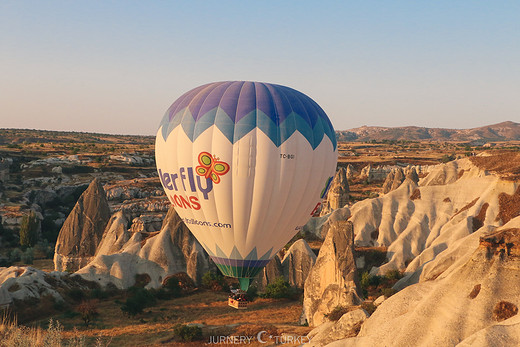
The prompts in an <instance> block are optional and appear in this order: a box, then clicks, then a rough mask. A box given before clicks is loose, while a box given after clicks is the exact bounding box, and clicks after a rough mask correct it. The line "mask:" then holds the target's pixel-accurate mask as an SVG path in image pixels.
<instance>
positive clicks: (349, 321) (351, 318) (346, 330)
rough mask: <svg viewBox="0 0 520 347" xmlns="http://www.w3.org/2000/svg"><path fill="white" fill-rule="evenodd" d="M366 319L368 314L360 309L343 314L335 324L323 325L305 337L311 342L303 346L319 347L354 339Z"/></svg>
mask: <svg viewBox="0 0 520 347" xmlns="http://www.w3.org/2000/svg"><path fill="white" fill-rule="evenodd" d="M368 317H369V314H368V313H367V312H366V311H365V310H363V309H362V308H360V309H357V310H353V311H350V312H347V313H345V314H344V315H343V316H341V318H340V319H338V321H337V322H330V323H332V324H328V323H323V324H322V325H320V326H319V327H317V328H315V329H314V330H312V331H311V332H310V333H309V334H308V335H307V337H308V338H309V339H311V340H310V342H309V343H308V344H306V345H305V346H308V347H321V346H325V345H326V344H328V343H330V342H333V341H336V340H340V339H344V338H348V337H355V336H356V335H357V334H358V332H359V329H360V328H361V325H362V324H363V322H364V321H365V320H366V319H367V318H368Z"/></svg>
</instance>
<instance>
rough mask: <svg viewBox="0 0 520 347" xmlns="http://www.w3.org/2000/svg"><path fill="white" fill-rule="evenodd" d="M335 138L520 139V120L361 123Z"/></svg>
mask: <svg viewBox="0 0 520 347" xmlns="http://www.w3.org/2000/svg"><path fill="white" fill-rule="evenodd" d="M336 137H337V139H338V141H372V140H376V141H382V140H390V141H392V140H393V141H400V140H407V141H462V142H475V141H481V142H484V143H485V142H490V141H520V123H515V122H511V121H507V122H502V123H498V124H492V125H486V126H483V127H478V128H471V129H443V128H425V127H416V126H407V127H377V126H362V127H360V128H354V129H349V130H343V131H336Z"/></svg>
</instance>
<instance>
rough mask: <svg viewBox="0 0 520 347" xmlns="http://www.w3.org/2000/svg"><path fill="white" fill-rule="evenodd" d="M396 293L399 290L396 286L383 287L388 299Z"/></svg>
mask: <svg viewBox="0 0 520 347" xmlns="http://www.w3.org/2000/svg"><path fill="white" fill-rule="evenodd" d="M395 293H397V290H395V289H394V288H385V289H383V295H384V296H385V298H387V299H388V298H389V297H391V296H392V295H394V294H395Z"/></svg>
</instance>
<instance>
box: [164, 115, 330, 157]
mask: <svg viewBox="0 0 520 347" xmlns="http://www.w3.org/2000/svg"><path fill="white" fill-rule="evenodd" d="M179 125H180V126H182V129H183V130H184V133H185V134H186V135H187V136H188V138H189V139H190V140H191V141H192V142H193V141H195V140H196V139H197V137H199V136H200V135H201V134H202V133H203V132H204V131H206V130H207V129H208V128H210V127H211V126H212V125H215V126H216V127H217V128H218V129H219V130H220V131H221V132H222V133H223V134H224V136H226V138H227V139H228V140H229V141H230V142H231V143H232V144H234V143H235V142H237V141H238V140H240V139H241V138H242V137H244V136H245V135H247V134H248V133H249V132H251V131H252V130H253V129H255V128H259V129H260V130H262V132H263V133H264V134H266V135H267V136H268V137H269V139H271V141H272V142H273V143H274V144H275V145H276V147H279V146H280V145H281V144H282V143H284V142H285V141H286V140H287V139H288V138H289V137H290V136H291V135H292V134H294V133H295V132H296V131H298V132H299V133H300V134H302V135H303V136H304V137H305V138H306V139H307V141H308V142H309V144H310V145H311V147H312V149H315V148H316V147H318V146H319V144H320V143H321V141H322V140H323V137H324V136H327V137H328V138H329V139H330V141H331V142H332V145H333V147H334V149H336V145H337V143H336V136H335V134H334V131H333V129H331V127H330V126H329V124H328V123H327V122H326V120H324V119H322V118H321V117H318V118H317V120H316V123H315V124H314V127H313V128H312V127H311V126H310V124H309V123H308V121H307V120H306V119H305V118H304V117H302V116H300V115H299V114H297V113H295V112H291V113H290V114H289V115H288V116H287V118H286V119H285V120H284V121H283V122H282V123H281V124H280V125H279V126H277V125H276V123H274V122H273V121H272V119H271V118H270V117H268V116H267V115H266V114H265V113H264V112H262V111H260V110H258V109H256V110H253V111H251V112H250V113H249V114H247V115H246V116H245V117H243V118H242V119H240V120H239V121H238V122H237V123H236V124H235V122H234V121H233V120H232V119H231V118H230V117H229V116H228V115H227V113H226V112H225V111H224V110H223V109H221V108H220V107H215V108H214V109H212V110H210V111H208V112H207V113H206V114H204V115H203V116H202V117H200V118H199V119H198V120H195V119H194V118H193V116H192V114H191V112H190V110H189V109H188V108H184V109H182V110H180V111H179V112H177V113H176V114H175V115H174V116H173V117H172V119H171V120H170V117H169V115H168V113H167V114H165V116H164V117H163V119H162V121H161V124H160V126H159V129H161V132H162V136H163V138H164V140H165V141H166V138H167V137H168V135H169V134H170V133H171V132H172V130H173V129H175V128H176V127H178V126H179Z"/></svg>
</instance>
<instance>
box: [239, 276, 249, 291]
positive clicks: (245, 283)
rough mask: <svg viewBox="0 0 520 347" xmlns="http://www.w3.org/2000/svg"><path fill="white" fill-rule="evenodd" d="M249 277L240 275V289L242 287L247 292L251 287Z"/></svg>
mask: <svg viewBox="0 0 520 347" xmlns="http://www.w3.org/2000/svg"><path fill="white" fill-rule="evenodd" d="M249 280H250V279H249V278H246V277H239V278H238V283H240V289H242V290H243V291H244V292H247V289H248V288H249Z"/></svg>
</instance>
